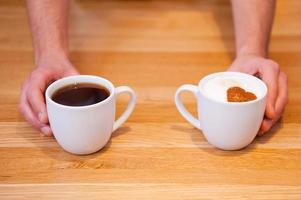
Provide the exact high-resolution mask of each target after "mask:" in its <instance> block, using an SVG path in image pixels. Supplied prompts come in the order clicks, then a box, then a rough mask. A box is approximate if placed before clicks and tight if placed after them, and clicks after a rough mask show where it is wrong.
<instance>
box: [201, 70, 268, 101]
mask: <svg viewBox="0 0 301 200" xmlns="http://www.w3.org/2000/svg"><path fill="white" fill-rule="evenodd" d="M234 86H237V87H241V88H243V89H244V90H246V91H248V92H252V93H253V94H255V95H256V97H257V98H259V97H261V96H262V95H263V92H262V89H261V88H260V86H258V84H257V83H254V82H253V81H251V80H248V79H245V78H243V77H238V76H232V75H227V76H223V75H221V76H217V77H214V78H212V79H210V80H207V81H206V82H205V83H203V84H202V86H201V87H202V91H203V93H204V94H205V95H206V96H207V97H209V98H210V99H214V100H217V101H221V102H228V101H227V90H228V89H229V88H230V87H234Z"/></svg>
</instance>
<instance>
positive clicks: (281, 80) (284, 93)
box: [258, 72, 288, 135]
mask: <svg viewBox="0 0 301 200" xmlns="http://www.w3.org/2000/svg"><path fill="white" fill-rule="evenodd" d="M287 102H288V88H287V76H286V75H285V74H284V73H283V72H280V73H279V76H278V96H277V100H276V104H275V116H274V118H272V119H267V118H265V119H264V120H263V121H262V124H261V127H260V131H259V133H258V135H263V134H264V133H266V132H267V131H269V130H270V129H271V128H272V126H273V125H274V124H275V123H276V122H277V121H278V120H279V119H280V117H281V115H282V114H283V112H284V108H285V106H286V104H287Z"/></svg>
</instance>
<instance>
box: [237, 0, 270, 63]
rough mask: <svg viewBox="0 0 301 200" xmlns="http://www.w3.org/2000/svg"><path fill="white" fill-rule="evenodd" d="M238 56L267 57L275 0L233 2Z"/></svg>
mask: <svg viewBox="0 0 301 200" xmlns="http://www.w3.org/2000/svg"><path fill="white" fill-rule="evenodd" d="M232 9H233V17H234V26H235V36H236V55H237V56H240V55H245V54H246V55H248V54H251V55H257V56H262V57H267V51H268V46H269V39H270V33H271V29H272V24H273V18H274V10H275V0H232Z"/></svg>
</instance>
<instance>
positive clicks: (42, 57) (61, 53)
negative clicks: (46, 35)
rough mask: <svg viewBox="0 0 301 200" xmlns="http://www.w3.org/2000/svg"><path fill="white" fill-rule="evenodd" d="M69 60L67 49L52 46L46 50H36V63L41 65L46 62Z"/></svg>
mask: <svg viewBox="0 0 301 200" xmlns="http://www.w3.org/2000/svg"><path fill="white" fill-rule="evenodd" d="M45 61H46V62H65V61H68V62H69V55H68V52H67V51H66V50H63V49H57V48H51V49H50V50H46V51H35V64H36V66H39V65H40V64H41V63H44V62H45Z"/></svg>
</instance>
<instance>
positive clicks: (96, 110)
mask: <svg viewBox="0 0 301 200" xmlns="http://www.w3.org/2000/svg"><path fill="white" fill-rule="evenodd" d="M120 93H128V94H129V95H130V100H129V104H128V106H127V108H126V110H125V111H124V112H123V114H122V115H121V116H120V117H119V118H118V119H117V120H116V121H115V107H116V96H117V95H119V94H120ZM45 98H46V104H47V112H48V118H49V123H50V127H51V129H52V131H53V134H54V136H55V138H56V140H57V141H58V143H59V144H60V145H61V146H62V147H63V148H64V149H65V150H66V151H68V152H70V153H74V154H90V153H94V152H96V151H98V150H100V149H101V148H103V147H104V146H105V145H106V144H107V142H108V141H109V139H110V137H111V134H112V132H113V131H115V130H116V129H118V127H120V125H121V124H123V123H124V122H125V121H126V119H127V118H128V117H129V116H130V114H131V113H132V111H133V110H134V107H135V104H136V95H135V92H134V91H133V90H132V89H131V88H129V87H127V86H120V87H117V88H115V87H114V85H113V84H112V83H111V82H110V81H108V80H106V79H104V78H101V77H97V76H90V75H77V76H69V77H65V78H62V79H59V80H57V81H55V82H53V83H52V84H51V85H49V87H48V88H47V90H46V93H45Z"/></svg>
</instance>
